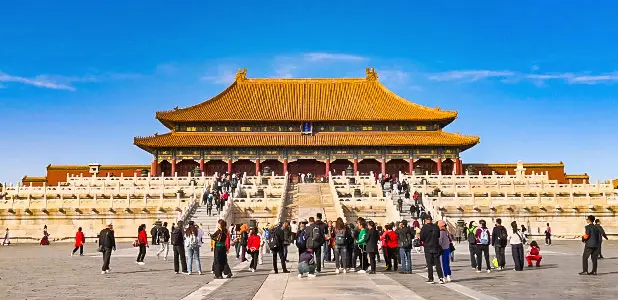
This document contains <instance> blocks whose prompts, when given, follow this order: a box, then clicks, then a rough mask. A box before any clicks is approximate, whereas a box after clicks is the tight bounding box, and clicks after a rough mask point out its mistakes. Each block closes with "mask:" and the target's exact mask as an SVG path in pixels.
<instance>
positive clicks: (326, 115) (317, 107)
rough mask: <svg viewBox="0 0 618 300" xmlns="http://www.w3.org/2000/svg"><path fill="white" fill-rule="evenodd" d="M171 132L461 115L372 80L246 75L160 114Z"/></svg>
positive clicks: (369, 73) (370, 73) (372, 75)
mask: <svg viewBox="0 0 618 300" xmlns="http://www.w3.org/2000/svg"><path fill="white" fill-rule="evenodd" d="M156 117H157V119H159V120H160V121H161V122H162V123H163V124H165V125H166V126H168V127H171V124H173V123H178V122H181V123H182V122H222V121H224V122H242V121H433V122H441V123H444V124H448V123H450V122H452V121H453V120H454V119H455V118H456V117H457V112H456V111H445V110H440V108H438V107H436V108H435V109H434V108H429V107H426V106H422V105H419V104H415V103H412V102H410V101H408V100H406V99H404V98H402V97H399V96H398V95H396V94H395V93H393V92H392V91H390V90H389V89H387V88H386V87H385V86H383V85H382V84H381V83H380V82H379V81H378V80H377V73H376V72H375V71H374V70H373V69H368V70H367V78H312V79H300V78H292V79H279V78H277V79H271V78H264V79H255V78H247V77H246V69H244V70H240V71H239V72H238V74H237V75H236V80H235V81H234V83H232V85H230V86H229V87H228V88H227V89H225V90H224V91H223V92H221V93H220V94H218V95H216V96H214V97H213V98H211V99H209V100H207V101H205V102H202V103H200V104H197V105H194V106H190V107H187V108H182V109H177V108H175V109H174V110H171V111H165V112H157V113H156Z"/></svg>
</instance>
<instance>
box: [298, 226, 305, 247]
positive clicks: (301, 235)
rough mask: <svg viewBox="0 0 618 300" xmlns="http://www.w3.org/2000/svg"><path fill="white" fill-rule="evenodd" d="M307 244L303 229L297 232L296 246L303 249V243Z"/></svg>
mask: <svg viewBox="0 0 618 300" xmlns="http://www.w3.org/2000/svg"><path fill="white" fill-rule="evenodd" d="M306 244H307V242H306V239H305V231H304V230H302V231H300V232H299V233H298V235H297V236H296V247H298V249H305V247H306V246H305V245H306Z"/></svg>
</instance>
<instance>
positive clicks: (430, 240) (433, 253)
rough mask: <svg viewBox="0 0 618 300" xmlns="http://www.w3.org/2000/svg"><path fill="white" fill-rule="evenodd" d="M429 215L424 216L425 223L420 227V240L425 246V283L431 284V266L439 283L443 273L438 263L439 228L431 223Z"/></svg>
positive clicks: (442, 279) (442, 278) (442, 281)
mask: <svg viewBox="0 0 618 300" xmlns="http://www.w3.org/2000/svg"><path fill="white" fill-rule="evenodd" d="M431 221H432V218H431V216H428V217H426V218H425V225H424V226H423V228H421V241H422V242H423V244H424V248H425V251H424V252H425V261H426V263H427V278H428V279H427V283H430V284H433V283H434V281H433V267H434V266H435V267H436V272H437V273H438V279H439V283H440V284H444V276H443V275H444V274H443V273H442V265H441V263H440V252H441V251H440V249H441V248H440V229H439V228H438V225H436V224H433V223H432V222H431Z"/></svg>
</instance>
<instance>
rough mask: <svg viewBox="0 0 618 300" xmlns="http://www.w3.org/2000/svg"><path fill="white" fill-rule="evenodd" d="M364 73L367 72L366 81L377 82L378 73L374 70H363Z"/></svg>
mask: <svg viewBox="0 0 618 300" xmlns="http://www.w3.org/2000/svg"><path fill="white" fill-rule="evenodd" d="M365 72H367V80H370V81H375V80H378V73H377V72H376V70H375V69H374V68H365Z"/></svg>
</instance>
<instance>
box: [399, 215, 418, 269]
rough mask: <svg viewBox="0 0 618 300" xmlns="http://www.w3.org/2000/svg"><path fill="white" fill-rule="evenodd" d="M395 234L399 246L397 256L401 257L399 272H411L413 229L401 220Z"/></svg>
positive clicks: (405, 221)
mask: <svg viewBox="0 0 618 300" xmlns="http://www.w3.org/2000/svg"><path fill="white" fill-rule="evenodd" d="M395 233H396V234H397V246H398V247H399V258H400V259H401V273H404V274H412V256H411V255H412V254H411V251H412V246H413V240H414V237H415V235H416V234H415V230H413V229H410V227H408V221H407V220H402V221H401V222H400V223H399V228H397V230H396V231H395Z"/></svg>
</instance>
